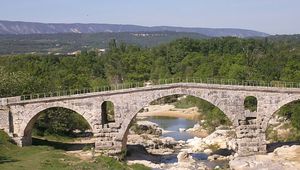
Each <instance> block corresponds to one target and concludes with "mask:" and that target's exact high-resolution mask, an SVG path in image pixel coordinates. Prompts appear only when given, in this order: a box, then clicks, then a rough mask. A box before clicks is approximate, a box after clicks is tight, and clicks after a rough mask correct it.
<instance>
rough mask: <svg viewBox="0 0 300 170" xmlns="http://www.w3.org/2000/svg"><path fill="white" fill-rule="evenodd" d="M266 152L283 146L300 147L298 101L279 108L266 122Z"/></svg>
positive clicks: (299, 110)
mask: <svg viewBox="0 0 300 170" xmlns="http://www.w3.org/2000/svg"><path fill="white" fill-rule="evenodd" d="M266 139H267V143H268V144H267V150H268V152H272V151H274V150H275V149H276V148H277V147H281V146H283V145H300V99H299V100H294V101H291V102H289V103H286V104H284V105H283V106H281V107H280V108H279V109H278V110H277V111H275V112H274V113H273V114H272V116H271V117H270V119H269V120H268V122H267V127H266Z"/></svg>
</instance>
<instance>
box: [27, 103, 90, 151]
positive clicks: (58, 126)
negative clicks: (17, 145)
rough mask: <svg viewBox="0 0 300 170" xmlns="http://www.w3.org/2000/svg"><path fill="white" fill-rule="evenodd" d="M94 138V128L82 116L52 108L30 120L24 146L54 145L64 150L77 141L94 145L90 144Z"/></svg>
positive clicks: (67, 110)
mask: <svg viewBox="0 0 300 170" xmlns="http://www.w3.org/2000/svg"><path fill="white" fill-rule="evenodd" d="M92 136H93V133H92V127H91V125H90V124H89V122H88V121H87V120H86V119H85V118H84V117H83V116H82V115H80V114H79V113H77V112H75V111H74V110H71V109H68V108H64V107H50V108H47V109H44V110H42V111H40V112H38V113H37V114H35V115H34V116H33V117H32V118H31V119H30V121H29V122H28V124H27V125H26V127H25V129H24V134H23V137H22V144H23V145H24V146H26V145H31V144H42V145H53V146H55V147H56V146H59V147H60V148H63V145H64V144H65V145H68V144H70V143H74V144H75V143H76V141H77V139H78V140H79V139H80V140H84V139H87V141H88V142H87V143H93V142H90V141H91V140H90V139H91V138H92ZM32 137H34V140H33V138H32ZM57 143H59V145H57ZM70 145H71V144H70ZM82 147H83V145H82ZM63 149H65V148H63Z"/></svg>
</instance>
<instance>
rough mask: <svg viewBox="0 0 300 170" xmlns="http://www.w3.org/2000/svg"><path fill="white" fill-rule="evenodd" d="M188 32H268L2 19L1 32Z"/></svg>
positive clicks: (214, 34) (239, 34) (215, 34)
mask: <svg viewBox="0 0 300 170" xmlns="http://www.w3.org/2000/svg"><path fill="white" fill-rule="evenodd" d="M162 31H173V32H187V33H198V34H202V35H206V36H210V37H223V36H235V37H242V38H245V37H266V36H268V34H266V33H263V32H258V31H253V30H245V29H234V28H186V27H170V26H155V27H145V26H138V25H119V24H80V23H76V24H64V23H62V24H56V23H36V22H20V21H0V34H55V33H99V32H112V33H120V32H162Z"/></svg>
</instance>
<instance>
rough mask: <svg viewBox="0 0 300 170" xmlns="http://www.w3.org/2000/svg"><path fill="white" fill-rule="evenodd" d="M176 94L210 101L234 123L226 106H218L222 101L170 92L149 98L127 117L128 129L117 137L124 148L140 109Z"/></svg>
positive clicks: (126, 126) (124, 123)
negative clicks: (226, 110) (215, 102)
mask: <svg viewBox="0 0 300 170" xmlns="http://www.w3.org/2000/svg"><path fill="white" fill-rule="evenodd" d="M175 95H177V96H192V97H195V98H197V99H199V100H203V101H205V102H207V103H209V104H210V105H212V106H213V107H214V108H217V109H218V110H220V111H221V112H222V113H223V114H224V115H225V116H226V118H228V120H229V122H230V123H233V118H232V117H230V114H228V113H227V112H225V108H223V107H219V106H217V105H218V104H220V102H218V103H217V104H214V102H213V101H212V99H209V98H208V99H206V98H203V97H201V96H197V95H194V94H189V93H173V94H168V95H164V96H160V97H158V98H154V99H151V100H148V101H147V102H145V103H143V104H142V105H141V106H139V108H138V110H136V111H135V112H134V114H132V115H131V116H130V117H129V118H126V119H127V120H126V121H123V124H122V128H124V129H126V131H123V133H120V134H119V136H117V138H116V139H117V140H119V141H122V146H123V148H125V147H126V144H127V136H128V134H129V129H130V126H131V123H132V120H133V119H134V118H135V117H136V115H137V114H138V113H139V111H140V110H142V109H143V108H145V107H146V106H148V105H149V104H150V103H152V102H153V101H157V100H159V99H162V98H166V97H169V96H175ZM128 119H130V120H129V121H128Z"/></svg>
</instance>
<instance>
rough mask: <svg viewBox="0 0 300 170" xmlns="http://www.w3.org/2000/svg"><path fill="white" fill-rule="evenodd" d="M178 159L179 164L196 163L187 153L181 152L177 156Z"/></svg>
mask: <svg viewBox="0 0 300 170" xmlns="http://www.w3.org/2000/svg"><path fill="white" fill-rule="evenodd" d="M177 159H178V163H179V164H182V163H193V162H195V160H194V159H193V157H192V156H191V155H190V154H189V153H188V152H186V151H183V152H180V153H179V154H178V155H177Z"/></svg>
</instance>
